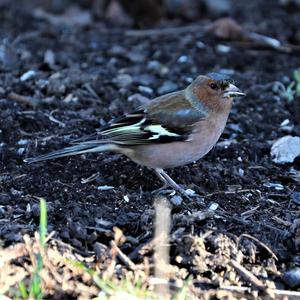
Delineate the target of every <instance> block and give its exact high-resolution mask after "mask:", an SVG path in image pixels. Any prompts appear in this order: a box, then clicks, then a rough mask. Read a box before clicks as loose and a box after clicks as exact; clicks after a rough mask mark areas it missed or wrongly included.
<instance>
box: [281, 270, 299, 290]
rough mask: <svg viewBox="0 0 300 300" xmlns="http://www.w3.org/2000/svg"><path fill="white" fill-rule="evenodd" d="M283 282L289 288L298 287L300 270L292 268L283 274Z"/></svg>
mask: <svg viewBox="0 0 300 300" xmlns="http://www.w3.org/2000/svg"><path fill="white" fill-rule="evenodd" d="M283 281H284V282H285V283H286V284H287V285H288V287H290V288H297V287H300V268H294V269H291V270H288V271H286V272H285V273H284V274H283Z"/></svg>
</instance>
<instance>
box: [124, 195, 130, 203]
mask: <svg viewBox="0 0 300 300" xmlns="http://www.w3.org/2000/svg"><path fill="white" fill-rule="evenodd" d="M123 199H124V201H125V202H127V203H128V202H129V197H128V196H127V195H125V196H124V197H123Z"/></svg>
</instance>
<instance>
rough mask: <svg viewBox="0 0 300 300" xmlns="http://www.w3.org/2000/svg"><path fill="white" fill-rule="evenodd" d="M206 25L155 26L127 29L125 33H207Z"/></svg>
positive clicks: (134, 35)
mask: <svg viewBox="0 0 300 300" xmlns="http://www.w3.org/2000/svg"><path fill="white" fill-rule="evenodd" d="M205 31H206V26H205V25H189V26H182V27H170V28H154V29H145V30H127V31H125V35H126V36H129V37H148V36H160V35H175V34H176V35H177V34H184V33H201V34H203V33H205Z"/></svg>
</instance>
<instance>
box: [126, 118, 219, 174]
mask: <svg viewBox="0 0 300 300" xmlns="http://www.w3.org/2000/svg"><path fill="white" fill-rule="evenodd" d="M210 125H211V126H203V127H202V129H200V130H199V131H197V132H195V133H193V134H192V135H191V137H190V139H189V141H186V142H172V143H167V144H160V145H155V144H152V145H141V146H136V148H135V149H134V155H132V156H130V158H131V159H132V160H133V161H135V162H137V163H138V164H141V165H144V166H147V167H149V168H161V169H168V168H174V167H177V166H182V165H185V164H188V163H192V162H194V161H196V160H198V159H200V158H201V157H203V156H204V155H205V154H207V153H208V152H209V151H210V150H211V149H212V148H213V146H214V145H215V144H216V142H217V141H218V139H219V137H220V135H221V133H222V131H223V129H224V126H225V123H223V124H220V123H219V124H218V125H219V126H215V124H210Z"/></svg>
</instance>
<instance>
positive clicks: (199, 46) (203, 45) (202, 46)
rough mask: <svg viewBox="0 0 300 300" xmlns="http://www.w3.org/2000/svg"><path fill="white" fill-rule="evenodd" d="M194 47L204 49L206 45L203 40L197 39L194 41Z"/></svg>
mask: <svg viewBox="0 0 300 300" xmlns="http://www.w3.org/2000/svg"><path fill="white" fill-rule="evenodd" d="M196 47H197V48H198V49H204V48H205V47H206V45H205V44H204V43H203V42H201V41H198V42H196Z"/></svg>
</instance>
